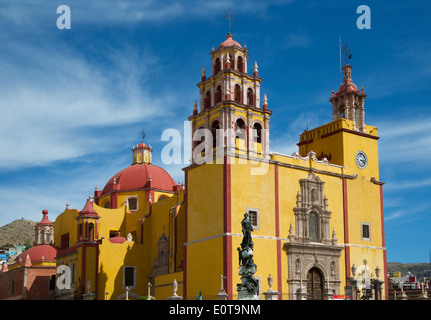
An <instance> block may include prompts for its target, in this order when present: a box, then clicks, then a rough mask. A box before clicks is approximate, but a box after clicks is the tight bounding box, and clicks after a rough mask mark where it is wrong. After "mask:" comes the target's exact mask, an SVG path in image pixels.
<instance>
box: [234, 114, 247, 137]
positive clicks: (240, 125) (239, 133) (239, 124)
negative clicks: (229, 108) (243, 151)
mask: <svg viewBox="0 0 431 320" xmlns="http://www.w3.org/2000/svg"><path fill="white" fill-rule="evenodd" d="M235 138H236V139H242V140H245V138H246V132H245V123H244V120H242V119H238V120H236V123H235Z"/></svg>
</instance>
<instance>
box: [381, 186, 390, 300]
mask: <svg viewBox="0 0 431 320" xmlns="http://www.w3.org/2000/svg"><path fill="white" fill-rule="evenodd" d="M380 213H381V219H382V222H381V224H382V247H383V248H385V249H383V275H384V281H385V284H386V285H385V296H386V299H388V297H389V290H388V289H389V288H388V287H389V285H388V284H389V282H388V259H387V252H386V247H385V217H384V210H383V185H380Z"/></svg>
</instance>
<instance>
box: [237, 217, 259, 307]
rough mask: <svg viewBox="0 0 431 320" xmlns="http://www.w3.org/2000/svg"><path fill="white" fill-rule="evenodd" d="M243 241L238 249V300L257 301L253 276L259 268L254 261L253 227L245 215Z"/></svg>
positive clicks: (242, 223) (242, 224)
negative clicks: (239, 279) (239, 280)
mask: <svg viewBox="0 0 431 320" xmlns="http://www.w3.org/2000/svg"><path fill="white" fill-rule="evenodd" d="M241 226H242V234H243V239H242V242H241V247H238V248H237V250H238V259H239V271H238V274H239V275H241V283H239V284H237V290H238V300H257V299H258V297H257V290H258V287H257V285H258V284H257V280H256V278H255V277H254V276H253V275H254V273H255V272H256V270H257V266H256V264H255V263H254V261H253V245H254V244H253V241H252V240H251V232H252V231H253V226H252V225H251V221H250V220H249V219H248V214H247V213H245V214H244V219H243V220H242V221H241Z"/></svg>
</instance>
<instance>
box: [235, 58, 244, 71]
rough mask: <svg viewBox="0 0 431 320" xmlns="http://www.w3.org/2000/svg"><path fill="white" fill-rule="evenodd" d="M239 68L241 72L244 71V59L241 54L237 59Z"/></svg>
mask: <svg viewBox="0 0 431 320" xmlns="http://www.w3.org/2000/svg"><path fill="white" fill-rule="evenodd" d="M236 65H237V70H238V71H239V72H244V59H243V58H242V57H241V56H238V59H237V60H236Z"/></svg>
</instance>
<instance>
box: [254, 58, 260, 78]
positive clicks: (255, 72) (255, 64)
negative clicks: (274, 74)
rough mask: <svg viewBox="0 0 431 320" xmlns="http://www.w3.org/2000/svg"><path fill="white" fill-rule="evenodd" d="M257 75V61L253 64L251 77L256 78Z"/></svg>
mask: <svg viewBox="0 0 431 320" xmlns="http://www.w3.org/2000/svg"><path fill="white" fill-rule="evenodd" d="M258 75H259V70H258V69H257V61H255V62H254V70H253V76H255V77H257V76H258Z"/></svg>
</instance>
